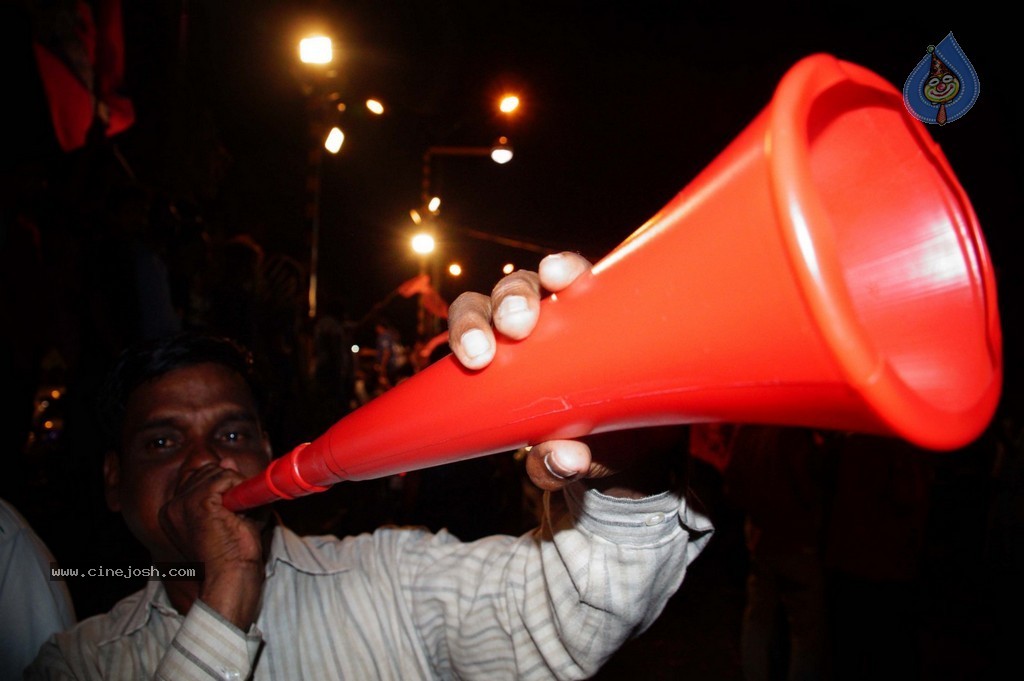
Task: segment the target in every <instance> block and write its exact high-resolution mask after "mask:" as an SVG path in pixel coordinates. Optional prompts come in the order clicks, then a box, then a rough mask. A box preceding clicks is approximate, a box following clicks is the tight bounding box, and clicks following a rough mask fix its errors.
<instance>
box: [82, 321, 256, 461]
mask: <svg viewBox="0 0 1024 681" xmlns="http://www.w3.org/2000/svg"><path fill="white" fill-rule="evenodd" d="M206 363H213V364H220V365H221V366H223V367H226V368H227V369H229V370H231V371H233V372H235V373H236V374H238V375H239V376H241V377H242V378H243V379H244V380H245V382H246V384H247V385H248V386H249V390H250V391H251V392H252V395H253V399H254V400H255V402H256V408H257V411H258V412H259V415H260V418H261V419H262V418H263V417H264V414H263V409H264V405H265V395H264V392H263V385H262V382H261V381H260V378H259V375H258V373H257V372H256V368H255V365H254V362H253V357H252V353H251V352H249V350H247V349H246V348H245V347H244V346H243V345H241V344H240V343H238V342H236V341H233V340H231V339H230V338H224V337H220V336H210V335H204V334H198V333H192V332H186V333H181V334H178V335H175V336H170V337H167V338H160V339H156V340H152V341H148V342H145V343H140V344H138V345H134V346H132V347H129V348H126V349H125V350H124V351H123V352H122V353H121V355H120V356H119V357H118V359H117V361H116V362H115V363H114V365H113V368H112V369H111V370H110V372H109V373H108V375H107V379H106V381H105V382H104V384H103V386H102V388H101V389H100V393H99V400H98V405H97V407H98V411H99V420H100V425H101V427H102V429H103V434H104V437H105V438H106V445H107V447H109V448H111V449H115V450H120V448H121V429H122V428H123V426H124V415H125V411H126V407H127V404H128V398H129V396H131V394H132V392H134V391H135V389H136V388H138V387H139V386H141V385H143V384H145V383H148V382H149V381H153V380H155V379H158V378H160V377H161V376H163V375H165V374H167V373H169V372H171V371H174V370H176V369H183V368H186V367H191V366H195V365H197V364H206Z"/></svg>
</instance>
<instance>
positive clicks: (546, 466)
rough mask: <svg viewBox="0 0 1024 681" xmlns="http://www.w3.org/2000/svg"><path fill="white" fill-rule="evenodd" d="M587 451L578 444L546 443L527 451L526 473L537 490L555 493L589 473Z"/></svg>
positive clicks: (565, 442) (561, 441) (584, 446)
mask: <svg viewBox="0 0 1024 681" xmlns="http://www.w3.org/2000/svg"><path fill="white" fill-rule="evenodd" d="M590 468H591V457H590V448H589V447H588V446H587V445H586V444H584V443H583V442H580V441H578V440H550V441H548V442H542V443H541V444H539V445H536V446H534V447H532V448H531V449H530V452H529V454H528V455H527V458H526V473H527V475H529V476H530V480H532V481H533V484H535V485H536V486H537V487H539V488H541V489H544V490H557V489H561V488H562V487H565V486H566V485H568V484H569V483H570V482H572V481H573V480H578V479H579V478H581V477H586V476H588V475H589V473H590Z"/></svg>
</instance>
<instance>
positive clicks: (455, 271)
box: [448, 262, 462, 277]
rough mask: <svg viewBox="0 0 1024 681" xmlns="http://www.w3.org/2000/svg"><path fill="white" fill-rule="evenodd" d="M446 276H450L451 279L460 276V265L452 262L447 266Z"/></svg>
mask: <svg viewBox="0 0 1024 681" xmlns="http://www.w3.org/2000/svg"><path fill="white" fill-rule="evenodd" d="M448 274H450V275H452V276H453V277H457V276H459V275H460V274H462V265H460V264H459V263H457V262H453V263H452V264H451V265H449V266H448Z"/></svg>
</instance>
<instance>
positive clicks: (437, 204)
mask: <svg viewBox="0 0 1024 681" xmlns="http://www.w3.org/2000/svg"><path fill="white" fill-rule="evenodd" d="M427 210H429V211H430V212H431V213H433V214H435V215H436V214H437V211H439V210H441V197H440V196H435V197H434V198H432V199H430V203H428V204H427Z"/></svg>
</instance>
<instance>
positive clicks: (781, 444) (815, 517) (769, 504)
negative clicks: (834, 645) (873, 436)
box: [725, 425, 828, 681]
mask: <svg viewBox="0 0 1024 681" xmlns="http://www.w3.org/2000/svg"><path fill="white" fill-rule="evenodd" d="M823 443H824V441H823V439H822V437H821V436H820V435H819V434H817V433H816V432H815V431H813V430H810V429H803V428H784V427H771V426H746V425H744V426H740V427H738V428H737V429H736V431H735V433H734V434H733V437H732V441H731V444H730V448H731V456H730V457H729V465H728V467H727V468H726V472H725V492H726V495H727V497H728V498H729V499H730V500H731V501H732V502H733V503H734V504H735V505H736V506H737V507H738V508H739V509H740V510H741V511H743V512H744V513H745V516H746V518H745V527H744V532H745V535H746V543H747V550H748V553H749V560H750V567H749V575H748V578H747V603H746V609H745V610H744V613H743V622H742V631H741V655H742V667H743V675H744V678H745V679H747V681H772V680H786V681H820V680H821V679H826V678H828V629H827V617H826V601H825V571H824V561H823V554H822V551H823V543H822V541H823V535H824V528H825V513H826V502H827V496H828V460H827V458H826V457H825V455H824V452H823V451H822V445H823Z"/></svg>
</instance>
